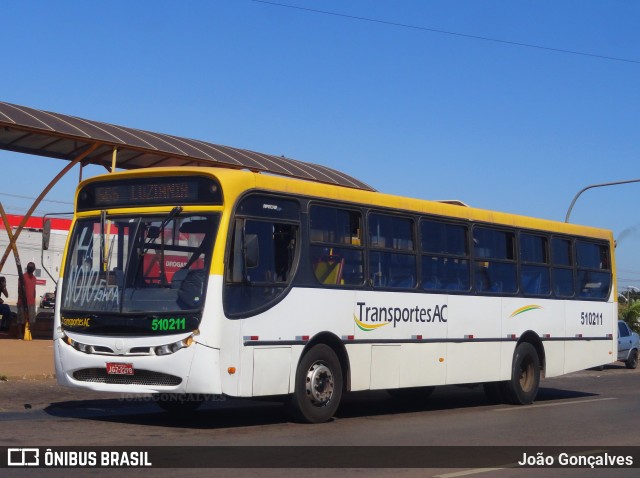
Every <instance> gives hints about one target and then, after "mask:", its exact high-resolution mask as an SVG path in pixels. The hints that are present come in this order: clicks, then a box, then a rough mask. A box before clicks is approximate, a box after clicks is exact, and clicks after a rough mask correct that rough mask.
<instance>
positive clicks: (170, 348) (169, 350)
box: [154, 335, 193, 355]
mask: <svg viewBox="0 0 640 478" xmlns="http://www.w3.org/2000/svg"><path fill="white" fill-rule="evenodd" d="M191 344H193V335H190V336H189V337H187V338H186V339H182V340H179V341H177V342H174V343H172V344H167V345H160V346H158V347H156V348H155V349H154V351H155V353H156V355H169V354H173V353H176V352H177V351H178V350H180V349H184V348H186V347H189V346H191Z"/></svg>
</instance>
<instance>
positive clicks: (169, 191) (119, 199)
mask: <svg viewBox="0 0 640 478" xmlns="http://www.w3.org/2000/svg"><path fill="white" fill-rule="evenodd" d="M187 204H222V194H221V192H220V187H219V186H218V184H217V183H216V182H215V181H214V180H213V179H210V178H205V177H189V176H185V177H169V178H167V177H160V178H153V179H149V178H134V179H124V180H122V179H121V180H119V181H117V182H115V181H100V182H95V183H89V184H87V185H86V186H85V187H84V188H82V190H81V191H80V195H79V196H78V210H89V209H105V208H114V207H137V206H159V205H172V206H175V205H187Z"/></svg>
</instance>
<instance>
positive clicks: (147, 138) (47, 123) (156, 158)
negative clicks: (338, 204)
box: [0, 102, 374, 339]
mask: <svg viewBox="0 0 640 478" xmlns="http://www.w3.org/2000/svg"><path fill="white" fill-rule="evenodd" d="M0 149H3V150H7V151H13V152H18V153H25V154H33V155H38V156H46V157H51V158H57V159H61V160H64V161H67V164H66V165H64V167H63V168H62V169H61V170H60V172H59V173H58V174H57V175H56V176H55V177H54V178H53V179H51V181H50V182H49V183H48V184H47V185H46V186H45V187H44V188H43V189H42V192H41V193H40V195H39V196H38V197H37V198H36V199H35V201H34V202H33V204H32V205H31V207H30V208H29V210H28V211H27V213H26V214H25V215H24V217H23V220H22V221H21V222H20V224H19V225H18V227H17V228H15V230H14V229H12V228H11V227H10V225H9V222H8V219H7V215H6V213H5V210H4V208H3V206H2V203H0V216H1V217H2V221H3V223H4V224H5V228H6V231H7V234H8V236H9V244H8V245H7V247H6V249H5V250H4V251H2V257H1V258H0V273H1V272H2V268H3V266H4V264H5V262H6V260H7V258H8V256H9V254H10V252H11V251H13V253H14V256H15V259H16V266H17V269H18V274H19V277H20V278H21V277H22V267H21V264H20V258H19V257H20V256H19V251H18V250H17V240H18V238H19V236H20V233H21V232H22V230H23V228H24V227H25V225H26V224H27V222H28V221H29V219H30V218H31V216H32V214H33V213H34V211H35V209H36V208H37V207H38V205H39V204H40V202H41V201H42V200H43V199H44V198H45V197H46V195H47V193H48V192H49V191H50V190H51V188H53V186H54V185H55V184H56V183H57V182H58V181H59V180H60V179H61V178H62V177H64V176H65V175H66V174H67V173H69V171H70V170H71V169H72V168H73V167H74V166H75V165H79V167H80V175H79V178H80V180H81V179H82V168H83V167H84V166H86V165H89V164H93V165H99V166H103V167H104V168H105V169H106V170H107V171H108V172H114V171H115V170H116V169H124V170H127V169H140V168H150V167H176V166H215V167H225V168H233V169H246V170H250V171H254V172H264V173H269V174H277V175H282V176H289V177H294V178H299V179H304V180H309V181H316V182H322V183H328V184H335V185H340V186H346V187H351V188H358V189H364V190H369V191H373V190H374V189H373V188H372V187H371V186H369V185H368V184H366V183H363V182H362V181H359V180H357V179H355V178H353V177H351V176H349V175H347V174H344V173H342V172H340V171H337V170H335V169H332V168H328V167H326V166H322V165H318V164H311V163H306V162H302V161H297V160H294V159H291V158H287V157H284V156H275V155H270V154H263V153H257V152H255V151H249V150H246V149H241V148H234V147H229V146H223V145H219V144H213V143H208V142H205V141H200V140H195V139H189V138H182V137H178V136H173V135H169V134H162V133H154V132H150V131H144V130H140V129H136V128H129V127H124V126H118V125H114V124H108V123H103V122H100V121H93V120H88V119H84V118H78V117H76V116H69V115H64V114H59V113H52V112H49V111H43V110H38V109H34V108H29V107H26V106H20V105H15V104H11V103H6V102H0ZM21 282H22V281H21ZM19 294H22V297H23V300H22V303H23V304H26V301H25V300H24V287H23V286H21V287H19ZM27 323H28V321H27ZM28 330H29V329H28V325H27V329H26V331H25V339H30V333H29V331H28Z"/></svg>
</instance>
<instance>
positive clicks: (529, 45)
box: [250, 0, 640, 64]
mask: <svg viewBox="0 0 640 478" xmlns="http://www.w3.org/2000/svg"><path fill="white" fill-rule="evenodd" d="M250 1H252V2H255V3H264V4H266V5H272V6H275V7H283V8H292V9H295V10H302V11H305V12H311V13H320V14H323V15H332V16H334V17H342V18H348V19H351V20H358V21H362V22H370V23H379V24H382V25H390V26H394V27H401V28H410V29H413V30H421V31H425V32H431V33H440V34H443V35H452V36H457V37H463V38H471V39H473V40H483V41H490V42H494V43H502V44H505V45H513V46H520V47H524V48H535V49H537V50H546V51H554V52H556V53H566V54H570V55H580V56H587V57H590V58H598V59H600V60H611V61H622V62H625V63H635V64H640V60H631V59H628V58H618V57H615V56H606V55H598V54H595V53H587V52H583V51H575V50H565V49H563V48H552V47H548V46H542V45H534V44H532V43H521V42H515V41H509V40H500V39H498V38H491V37H483V36H479V35H469V34H467V33H459V32H451V31H447V30H438V29H436V28H427V27H422V26H419V25H410V24H408V23H398V22H391V21H388V20H380V19H376V18H367V17H360V16H357V15H347V14H345V13H337V12H330V11H327V10H318V9H315V8H308V7H299V6H297V5H287V4H285V3H278V2H271V1H267V0H250Z"/></svg>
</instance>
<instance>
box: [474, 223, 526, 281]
mask: <svg viewBox="0 0 640 478" xmlns="http://www.w3.org/2000/svg"><path fill="white" fill-rule="evenodd" d="M473 251H474V256H475V266H474V277H475V279H474V284H475V288H476V291H478V292H488V293H508V294H514V293H516V292H517V291H518V280H517V274H516V269H517V268H516V261H515V234H514V233H513V232H512V231H504V230H500V229H490V228H486V227H475V228H474V229H473Z"/></svg>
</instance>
